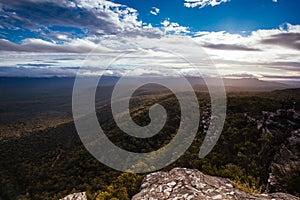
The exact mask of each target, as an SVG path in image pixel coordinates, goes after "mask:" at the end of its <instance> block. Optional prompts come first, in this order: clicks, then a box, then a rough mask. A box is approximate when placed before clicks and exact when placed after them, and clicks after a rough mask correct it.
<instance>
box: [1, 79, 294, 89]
mask: <svg viewBox="0 0 300 200" xmlns="http://www.w3.org/2000/svg"><path fill="white" fill-rule="evenodd" d="M89 78H95V77H89ZM119 79H120V77H116V76H103V77H101V80H100V83H101V85H103V86H112V85H115V83H116V82H117V81H118V80H119ZM140 79H148V80H151V81H154V82H155V80H156V79H164V81H168V82H169V83H171V84H173V85H174V86H176V87H179V88H181V89H183V90H184V89H185V87H184V86H182V85H179V84H178V81H177V78H176V77H144V76H143V77H128V78H125V83H127V84H128V85H131V84H135V83H136V82H137V81H138V80H140ZM186 79H187V80H188V81H189V82H190V84H191V85H192V86H193V87H195V88H197V89H199V90H204V89H205V88H206V83H205V81H204V79H203V78H199V77H186ZM214 79H216V78H206V80H209V82H210V84H212V86H214ZM74 80H75V78H74V77H51V78H30V77H0V91H2V92H3V90H7V89H9V88H15V87H19V86H22V87H28V88H32V89H33V88H40V87H47V88H48V89H49V88H56V89H57V87H58V86H59V87H60V88H61V89H62V88H68V89H70V88H72V86H73V84H74ZM216 80H217V79H216ZM223 82H224V86H225V88H226V91H229V92H230V91H270V90H279V89H287V88H295V87H296V86H297V84H296V83H294V82H293V83H291V84H285V83H280V82H275V81H263V80H259V79H257V78H241V79H231V78H223ZM299 86H300V85H299Z"/></svg>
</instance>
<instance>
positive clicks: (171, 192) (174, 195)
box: [132, 168, 300, 200]
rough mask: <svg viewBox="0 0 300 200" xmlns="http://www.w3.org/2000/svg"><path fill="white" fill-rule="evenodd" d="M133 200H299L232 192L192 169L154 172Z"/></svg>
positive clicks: (224, 183)
mask: <svg viewBox="0 0 300 200" xmlns="http://www.w3.org/2000/svg"><path fill="white" fill-rule="evenodd" d="M132 199H133V200H143V199H144V200H146V199H149V200H150V199H152V200H155V199H159V200H163V199H172V200H176V199H177V200H179V199H187V200H196V199H197V200H202V199H203V200H206V199H222V200H224V199H259V200H267V199H269V200H277V199H278V200H279V199H280V200H300V198H298V197H295V196H292V195H290V194H285V193H273V194H248V193H245V192H243V191H240V190H238V189H236V188H234V186H233V184H232V182H231V181H230V180H229V179H224V178H219V177H213V176H208V175H205V174H203V173H202V172H200V171H198V170H194V169H186V168H174V169H172V170H171V171H169V172H155V173H151V174H149V175H147V176H146V177H145V178H144V180H143V182H142V185H141V191H140V192H139V193H138V194H136V195H135V196H134V197H133V198H132Z"/></svg>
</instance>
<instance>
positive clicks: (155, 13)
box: [150, 7, 160, 15]
mask: <svg viewBox="0 0 300 200" xmlns="http://www.w3.org/2000/svg"><path fill="white" fill-rule="evenodd" d="M159 11H160V9H159V8H156V7H152V9H151V10H150V13H151V14H152V15H158V13H159Z"/></svg>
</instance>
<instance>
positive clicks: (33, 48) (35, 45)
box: [0, 39, 93, 53]
mask: <svg viewBox="0 0 300 200" xmlns="http://www.w3.org/2000/svg"><path fill="white" fill-rule="evenodd" d="M92 49H93V48H89V47H83V46H82V47H80V46H79V47H77V48H75V47H72V46H64V45H54V44H51V43H49V44H48V43H44V42H32V43H27V44H21V45H19V44H15V43H12V42H10V41H7V40H2V39H0V51H21V52H41V53H45V52H47V53H86V52H90V51H91V50H92Z"/></svg>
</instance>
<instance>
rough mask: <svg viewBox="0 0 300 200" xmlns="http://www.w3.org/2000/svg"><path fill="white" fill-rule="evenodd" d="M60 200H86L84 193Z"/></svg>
mask: <svg viewBox="0 0 300 200" xmlns="http://www.w3.org/2000/svg"><path fill="white" fill-rule="evenodd" d="M60 200H87V198H86V194H85V192H80V193H73V194H70V195H68V196H66V197H64V198H62V199H60Z"/></svg>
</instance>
